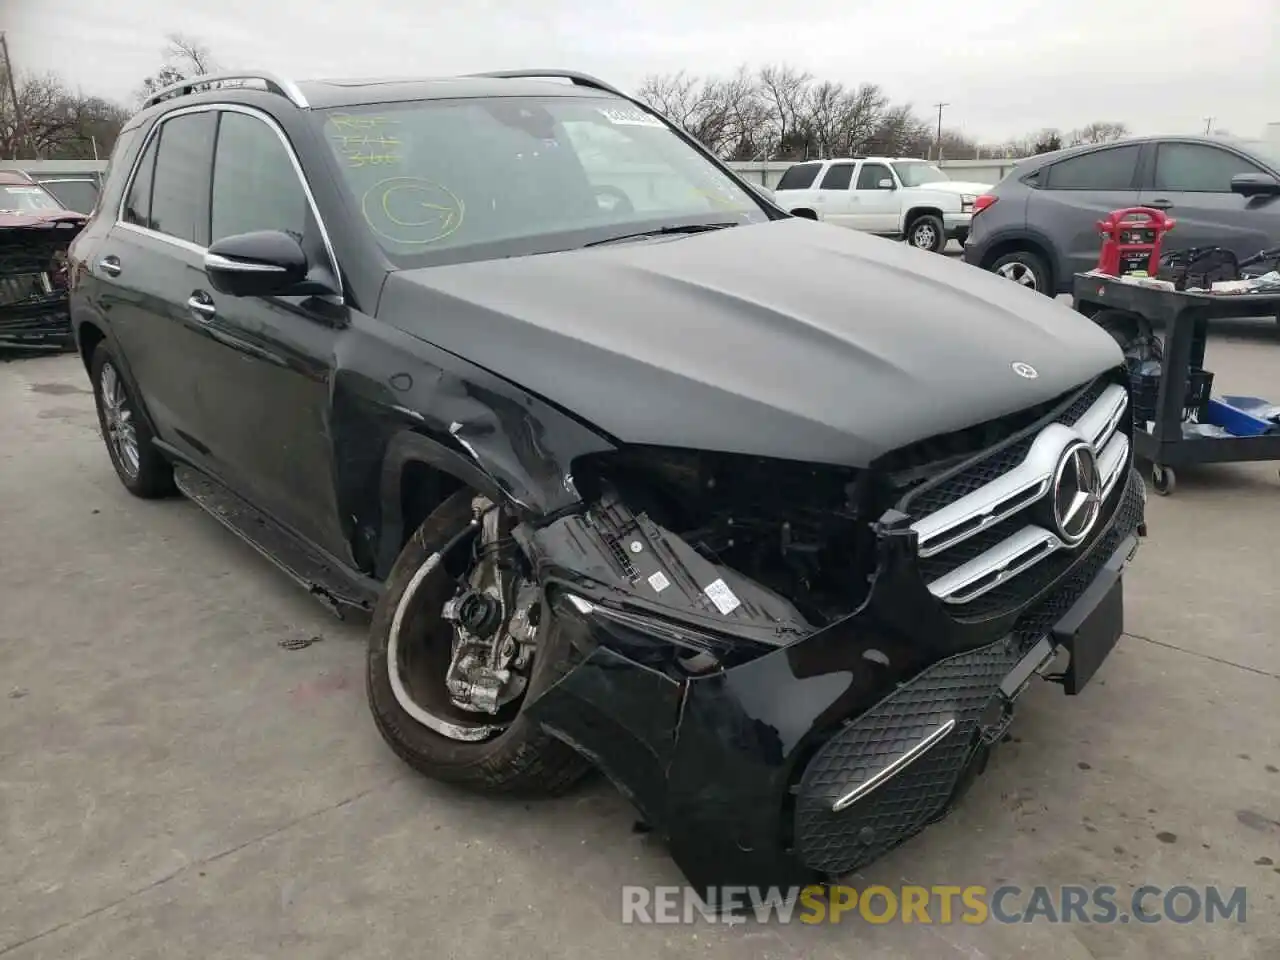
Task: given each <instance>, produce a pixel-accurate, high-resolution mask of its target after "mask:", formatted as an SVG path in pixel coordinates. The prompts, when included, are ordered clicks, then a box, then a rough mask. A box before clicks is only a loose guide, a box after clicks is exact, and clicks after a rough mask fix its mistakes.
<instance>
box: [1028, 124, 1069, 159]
mask: <svg viewBox="0 0 1280 960" xmlns="http://www.w3.org/2000/svg"><path fill="white" fill-rule="evenodd" d="M1031 149H1032V151H1033V152H1035V153H1052V152H1053V151H1055V150H1061V149H1062V134H1061V133H1059V132H1058V131H1057V130H1054V129H1052V128H1050V129H1045V130H1041V131H1040V132H1039V133H1038V134H1036V139H1035V142H1034V143H1033V144H1032V146H1031Z"/></svg>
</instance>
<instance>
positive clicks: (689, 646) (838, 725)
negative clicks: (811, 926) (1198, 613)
mask: <svg viewBox="0 0 1280 960" xmlns="http://www.w3.org/2000/svg"><path fill="white" fill-rule="evenodd" d="M1113 380H1114V382H1113ZM1119 384H1120V379H1119V377H1116V378H1107V377H1103V378H1099V379H1098V380H1097V381H1095V382H1093V383H1090V384H1086V385H1084V386H1083V387H1081V388H1079V389H1077V390H1073V391H1071V393H1070V394H1068V395H1064V396H1063V397H1060V398H1058V399H1057V400H1055V401H1052V402H1050V403H1047V404H1043V405H1041V406H1039V407H1037V408H1034V409H1031V410H1028V411H1024V412H1023V413H1022V414H1020V415H1018V416H1016V417H1012V418H1004V419H1003V420H1002V421H1001V422H1000V423H995V424H987V425H982V427H983V429H976V430H971V431H965V432H964V434H963V435H953V436H951V437H947V438H941V442H935V443H932V444H931V445H930V446H929V447H928V448H927V449H923V450H922V449H921V448H920V445H916V446H915V447H913V448H909V449H907V450H903V451H898V452H897V453H895V454H894V455H891V456H889V457H886V458H882V460H881V461H879V462H877V463H875V464H872V465H871V466H869V467H868V468H866V469H863V470H854V469H845V468H840V467H833V466H826V465H814V464H798V463H794V462H789V461H773V460H768V459H763V458H759V457H747V456H736V455H727V454H716V453H699V452H690V451H682V450H681V451H677V450H669V449H656V448H636V447H630V448H625V449H623V450H619V451H614V452H610V453H605V454H593V455H591V456H589V457H584V458H580V460H579V461H578V462H576V463H575V465H574V475H573V482H574V484H575V485H576V486H577V488H578V490H579V492H580V493H581V494H582V500H583V505H584V508H583V509H581V510H580V511H562V512H560V513H559V514H556V515H553V516H551V517H549V518H546V519H544V520H543V521H541V522H531V523H527V524H524V525H522V526H519V527H517V528H516V529H515V530H514V532H513V533H514V536H515V537H516V538H517V539H518V540H519V541H520V543H521V545H522V546H523V548H524V552H525V554H526V555H527V556H528V557H529V558H530V559H531V560H532V561H533V563H534V564H535V566H536V572H537V578H538V580H539V582H540V583H541V585H542V586H543V588H544V590H545V595H546V599H547V604H548V607H549V609H550V611H551V613H552V618H553V624H554V628H553V629H550V630H547V631H545V632H544V634H543V636H542V638H541V639H540V641H539V643H540V647H539V652H538V655H539V657H542V658H549V660H550V661H551V662H554V663H555V664H557V668H556V672H557V677H556V678H555V680H554V681H553V682H551V683H549V684H547V685H545V686H543V687H542V689H541V690H539V691H538V692H537V693H535V694H533V695H532V699H531V700H529V701H527V702H526V704H525V712H526V713H527V714H528V715H529V716H530V717H531V718H532V719H534V720H535V721H537V722H539V723H541V724H542V725H543V727H544V728H546V729H547V730H549V731H551V732H552V733H554V734H555V735H556V736H558V737H560V738H561V739H562V740H564V741H565V742H567V743H569V744H571V745H572V746H574V747H575V748H576V749H577V750H579V751H580V752H581V753H583V754H584V755H586V756H587V757H589V758H590V759H591V760H592V761H593V762H594V763H595V764H596V765H597V766H598V767H599V768H600V769H601V770H603V771H604V772H605V774H606V775H608V776H609V778H610V779H611V780H612V781H613V782H614V783H615V784H616V785H617V786H618V787H619V789H621V790H622V791H623V792H624V794H625V795H627V796H628V797H629V799H631V801H632V802H633V803H634V804H635V805H636V807H637V808H638V809H639V810H640V812H641V813H642V815H643V816H644V818H645V819H646V820H647V821H648V822H649V823H650V824H652V825H653V826H654V827H655V828H657V829H658V831H659V832H660V833H661V835H662V836H663V837H664V838H665V839H666V841H667V843H668V844H669V846H670V849H671V851H672V854H673V856H674V857H675V858H676V860H677V862H678V863H679V865H680V866H681V868H682V870H683V871H684V872H685V874H686V876H687V877H688V878H689V879H690V881H691V882H692V883H694V885H695V886H697V887H710V886H720V885H725V884H733V885H762V886H768V885H778V884H782V885H787V884H802V883H808V882H811V881H813V880H815V879H821V878H826V877H834V876H840V875H843V874H847V873H848V872H851V871H853V870H856V869H857V868H859V867H860V866H862V865H864V864H866V863H868V862H870V861H871V860H874V859H875V858H877V857H878V856H880V855H882V854H883V853H884V852H886V851H887V850H889V849H891V848H892V847H894V846H896V845H897V844H899V843H901V842H902V841H904V840H905V839H907V838H908V837H910V836H912V835H913V834H914V833H916V832H918V831H919V830H920V829H922V828H923V827H924V826H925V825H927V824H928V823H929V822H932V821H933V820H936V819H938V818H939V817H941V816H942V815H944V814H945V812H946V811H947V810H948V809H949V808H950V806H951V805H952V804H953V802H954V800H955V798H956V797H957V796H958V795H959V793H960V791H961V789H962V787H963V786H964V785H965V784H966V783H967V781H968V779H969V775H970V774H972V773H973V772H975V771H976V770H977V769H979V768H980V766H981V765H982V763H983V762H984V760H985V756H986V752H987V750H988V748H989V747H990V745H991V744H992V743H993V742H995V741H996V740H997V739H998V738H999V735H1000V734H1001V733H1002V732H1003V730H1004V729H1005V727H1006V726H1007V724H1008V722H1009V720H1010V717H1011V714H1012V710H1011V707H1012V702H1013V700H1014V698H1015V697H1016V696H1017V695H1018V694H1019V693H1020V692H1021V690H1022V688H1023V687H1025V685H1026V682H1027V681H1028V680H1029V679H1030V678H1031V676H1032V675H1034V674H1035V673H1037V672H1041V673H1043V672H1045V671H1046V670H1047V669H1048V668H1049V665H1050V662H1051V661H1053V660H1054V659H1055V656H1054V655H1055V653H1056V652H1057V649H1058V647H1059V646H1060V645H1063V644H1065V645H1066V646H1068V647H1070V642H1071V641H1070V639H1069V638H1063V637H1060V636H1058V634H1057V633H1055V628H1056V627H1057V625H1058V624H1059V623H1060V621H1063V620H1064V618H1069V617H1070V616H1075V615H1079V614H1080V611H1081V610H1083V609H1084V608H1085V607H1089V609H1090V610H1091V609H1092V607H1093V606H1095V605H1098V604H1099V603H1102V602H1103V601H1101V600H1099V599H1098V596H1095V595H1100V593H1099V592H1100V591H1101V592H1105V593H1106V596H1107V597H1108V598H1112V599H1108V600H1106V601H1105V602H1106V603H1112V602H1113V600H1114V603H1118V602H1119V599H1118V598H1119V586H1118V581H1119V577H1120V572H1121V570H1122V569H1123V567H1124V565H1125V563H1126V562H1127V561H1128V559H1129V557H1130V556H1131V555H1132V553H1133V551H1134V549H1135V548H1136V543H1137V537H1138V535H1139V533H1140V532H1141V530H1142V513H1143V504H1144V502H1145V501H1144V499H1143V493H1142V486H1141V481H1140V480H1138V479H1137V477H1136V474H1133V473H1132V470H1131V455H1130V451H1129V439H1128V435H1129V431H1130V427H1129V419H1128V415H1127V393H1126V391H1125V389H1124V388H1123V387H1122V386H1120V385H1119ZM1122 414H1123V415H1122ZM1073 438H1074V439H1073ZM1072 444H1075V446H1072ZM1081 444H1083V445H1084V446H1083V447H1082V446H1080V445H1081ZM1085 447H1087V448H1088V450H1090V451H1092V453H1091V456H1093V457H1094V460H1093V461H1091V462H1095V463H1096V464H1097V465H1098V470H1097V471H1096V475H1097V478H1098V480H1097V489H1096V491H1095V492H1096V494H1097V497H1096V508H1097V509H1096V511H1095V513H1094V514H1093V516H1094V517H1095V518H1096V521H1095V522H1093V523H1092V526H1091V527H1090V528H1089V529H1088V530H1087V531H1085V534H1084V535H1083V536H1082V537H1081V538H1080V539H1079V540H1077V541H1076V542H1074V543H1066V542H1065V541H1062V540H1058V541H1057V542H1058V546H1057V547H1054V548H1053V549H1047V548H1044V547H1041V548H1039V553H1038V554H1036V555H1035V556H1034V558H1033V559H1032V560H1028V557H1029V556H1031V555H1030V554H1018V555H1013V556H1011V558H1010V559H1009V560H1007V561H1002V562H1003V566H999V567H998V568H997V567H992V568H991V571H986V573H985V574H984V571H985V570H986V567H988V566H991V564H992V563H993V562H994V561H992V558H993V557H995V558H999V557H1001V556H1003V554H1005V553H1009V551H1010V549H1011V547H1010V545H1011V544H1014V545H1016V544H1018V543H1021V540H1022V539H1025V538H1027V537H1028V535H1029V532H1030V531H1033V530H1040V531H1042V532H1047V531H1045V528H1044V526H1043V525H1045V524H1048V523H1049V521H1048V520H1047V519H1046V516H1047V514H1046V513H1045V511H1046V510H1051V509H1052V503H1051V498H1050V497H1049V494H1050V492H1051V491H1050V485H1046V484H1047V481H1046V480H1045V477H1044V476H1042V472H1043V471H1042V467H1043V468H1044V469H1048V471H1049V474H1048V476H1049V477H1050V480H1051V479H1052V476H1053V474H1054V472H1055V471H1056V470H1057V469H1058V464H1059V460H1060V459H1061V456H1065V455H1066V454H1065V453H1064V451H1068V452H1069V451H1075V450H1076V449H1077V448H1079V449H1084V448H1085ZM1046 451H1048V453H1047V454H1046ZM1072 455H1073V456H1075V455H1077V454H1076V453H1072ZM1078 455H1079V456H1081V457H1082V456H1083V454H1078ZM1046 456H1047V457H1048V459H1046ZM1046 464H1047V467H1046V466H1045V465H1046ZM1090 476H1091V477H1092V476H1093V474H1090ZM1009 477H1012V480H1010V479H1009ZM1002 478H1003V479H1002ZM1024 481H1025V482H1024ZM1011 484H1012V486H1011ZM1006 488H1007V489H1006ZM1056 489H1057V488H1054V490H1055V491H1056ZM993 491H994V493H995V494H998V495H999V496H998V497H995V499H993ZM1009 491H1012V492H1009ZM984 498H985V500H984ZM984 503H985V504H986V505H985V506H983V505H982V504H984ZM974 504H978V505H979V507H978V514H980V516H978V519H977V520H975V519H973V518H972V517H969V518H968V519H966V515H965V511H966V510H967V509H969V508H970V507H973V506H974ZM939 516H941V517H942V519H941V520H938V517H939ZM956 518H958V519H956ZM953 520H955V523H954V524H953ZM939 530H941V531H943V533H945V537H941V538H940V535H939V534H938V531H939ZM922 531H924V532H925V533H926V534H928V535H929V536H932V537H934V539H933V540H931V541H930V542H929V545H928V546H927V548H925V549H922V548H921V546H920V544H921V536H922ZM1020 538H1021V539H1020ZM1042 539H1043V538H1042ZM944 541H945V542H944ZM923 554H928V556H924V555H923ZM1015 561H1016V562H1015ZM984 565H986V566H984ZM992 571H994V572H992ZM980 575H985V576H986V579H985V580H983V579H982V576H980ZM956 582H963V583H964V584H965V585H966V587H965V591H959V590H951V587H950V586H948V585H951V584H954V583H956ZM1100 585H1101V586H1100ZM1103 587H1107V590H1103ZM1107 609H1108V610H1109V609H1110V607H1108V608H1107ZM1115 616H1119V613H1118V608H1117V610H1116V612H1115ZM1094 619H1095V620H1096V619H1097V618H1096V617H1095V618H1094ZM1116 635H1117V636H1118V628H1117V633H1116ZM1112 642H1114V641H1112ZM1106 650H1109V646H1108V647H1107V648H1106ZM1106 650H1103V651H1102V654H1101V655H1102V656H1105V654H1106ZM1095 666H1096V664H1095ZM1085 679H1087V677H1086V678H1085ZM1080 682H1083V681H1080ZM1068 687H1069V689H1070V684H1068Z"/></svg>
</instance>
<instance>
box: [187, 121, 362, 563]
mask: <svg viewBox="0 0 1280 960" xmlns="http://www.w3.org/2000/svg"><path fill="white" fill-rule="evenodd" d="M300 169H301V167H300V166H295V157H294V156H293V150H292V147H291V146H290V145H289V143H288V140H287V138H286V136H285V134H284V132H283V131H282V130H281V129H280V127H279V126H278V125H277V124H276V123H275V122H274V121H273V120H272V119H271V118H270V117H268V116H267V115H266V114H263V113H259V112H258V111H255V110H249V109H239V108H238V109H236V110H234V111H233V110H229V109H227V110H223V111H222V112H221V113H220V114H219V122H218V131H217V144H216V147H215V150H214V160H213V183H212V189H211V191H210V196H211V202H210V237H211V243H216V242H217V241H218V240H221V239H224V238H226V237H230V236H235V235H238V234H243V233H252V232H255V231H259V230H279V231H282V232H285V233H288V234H291V235H293V236H294V237H296V238H297V239H298V240H299V241H300V242H301V243H302V245H303V248H304V249H305V250H306V251H307V255H308V259H309V261H310V262H312V263H317V264H320V265H322V267H323V268H325V270H326V271H327V272H328V273H332V274H333V276H334V279H335V282H336V277H337V273H336V265H335V264H333V262H332V259H331V256H330V254H329V251H328V249H327V246H326V244H325V243H324V239H323V236H322V233H321V231H320V227H319V223H320V221H319V215H318V213H317V212H316V210H315V208H314V206H313V205H312V204H311V201H310V198H309V196H308V194H307V192H306V190H305V189H304V187H303V183H302V180H301V179H300V178H299V174H298V171H299V170H300ZM202 281H203V284H202V287H201V290H200V291H199V292H200V293H201V294H203V295H204V296H205V297H206V298H207V299H208V301H209V303H210V305H211V310H210V314H211V317H212V318H214V323H215V324H216V326H217V328H218V330H219V331H220V332H221V333H222V334H223V336H222V339H221V343H222V345H223V355H222V358H221V360H220V370H219V391H218V394H217V395H216V396H214V395H213V394H211V393H210V394H206V404H205V407H204V409H203V410H202V416H203V417H204V418H205V419H206V420H207V422H209V423H210V425H211V426H210V434H211V437H212V439H211V441H210V442H211V444H212V445H213V446H214V448H215V450H216V453H217V457H218V460H219V462H220V463H222V464H224V470H225V473H226V474H227V475H228V477H229V478H234V482H235V485H236V486H237V487H238V488H239V489H240V490H241V491H242V492H243V494H244V496H246V497H247V498H248V499H249V500H250V501H252V502H253V503H254V504H255V505H256V506H258V507H259V508H260V509H262V510H264V511H266V512H267V513H269V514H270V515H271V516H272V517H273V518H275V519H276V520H278V521H280V522H281V523H283V524H285V525H286V526H288V527H290V528H292V529H293V531H294V532H295V533H297V534H299V535H300V536H302V537H303V538H304V539H306V540H308V541H309V542H310V543H312V544H314V545H316V546H319V547H321V548H322V549H324V550H326V551H327V552H329V553H330V554H332V555H333V556H335V557H336V558H337V559H339V560H343V561H345V562H350V551H349V540H348V538H347V536H346V535H345V534H344V533H343V531H342V529H341V523H340V521H339V510H338V505H337V503H336V497H335V489H336V486H337V484H336V480H335V476H334V464H333V459H332V450H333V440H332V427H333V425H332V424H331V423H330V420H329V412H330V410H331V398H332V394H333V389H334V384H333V380H332V370H333V356H334V352H335V344H336V341H337V338H338V336H339V335H340V333H341V331H342V329H343V328H344V327H345V326H346V323H347V316H348V314H347V308H346V307H345V306H343V305H342V304H340V303H338V302H334V301H331V300H326V299H320V298H314V297H233V296H230V295H227V294H223V293H219V292H217V291H215V290H214V289H213V288H212V286H211V285H210V284H209V283H208V280H207V277H203V278H202Z"/></svg>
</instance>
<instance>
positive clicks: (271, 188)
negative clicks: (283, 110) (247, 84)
mask: <svg viewBox="0 0 1280 960" xmlns="http://www.w3.org/2000/svg"><path fill="white" fill-rule="evenodd" d="M210 213H211V216H212V221H213V222H212V226H211V228H210V240H209V242H210V243H212V242H213V241H215V240H221V239H222V238H223V237H230V236H232V235H234V234H237V233H251V232H252V231H255V230H282V231H284V232H285V233H290V234H293V236H294V237H296V238H297V239H298V240H299V241H301V240H302V235H303V233H304V232H305V230H306V225H307V195H306V193H305V192H304V191H303V189H302V182H301V181H300V180H299V179H298V173H297V171H296V170H295V169H294V167H293V161H292V160H291V159H290V157H289V152H288V150H287V149H286V148H285V145H284V144H283V143H281V142H280V138H279V137H278V136H276V133H275V131H274V130H272V129H271V127H269V126H267V124H266V123H265V122H264V121H262V120H259V119H258V118H256V117H251V116H248V115H247V114H243V113H233V112H231V111H226V112H224V113H223V114H222V115H221V118H220V120H219V122H218V145H217V148H216V149H215V151H214V155H213V200H212V206H211V209H210Z"/></svg>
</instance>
